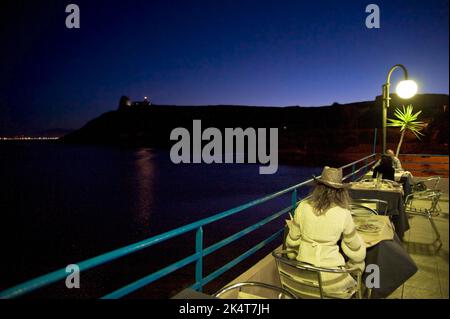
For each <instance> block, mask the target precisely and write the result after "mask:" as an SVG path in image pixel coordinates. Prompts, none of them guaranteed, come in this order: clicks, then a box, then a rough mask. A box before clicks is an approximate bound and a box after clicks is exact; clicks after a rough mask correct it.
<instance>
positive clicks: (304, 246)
mask: <svg viewBox="0 0 450 319" xmlns="http://www.w3.org/2000/svg"><path fill="white" fill-rule="evenodd" d="M290 224H291V225H290V227H289V234H288V236H287V238H286V246H287V248H288V249H293V250H295V251H297V252H298V253H297V254H296V255H295V254H291V255H290V256H289V258H291V259H294V258H295V259H297V260H298V261H301V262H305V263H309V264H312V265H314V266H317V267H324V268H336V267H340V266H345V265H346V266H347V267H349V268H354V267H358V268H360V269H361V270H362V271H363V270H364V259H365V257H366V246H365V243H364V241H363V240H362V239H361V237H360V236H359V235H358V234H357V232H356V229H355V224H354V223H353V219H352V215H351V213H350V211H349V210H347V209H343V208H341V207H338V206H334V207H331V208H330V209H328V211H327V212H326V213H324V214H322V215H319V216H318V215H316V214H315V213H314V212H313V208H312V206H311V205H310V204H309V203H308V202H307V201H303V202H301V203H300V204H299V205H298V207H297V209H296V210H295V217H294V220H293V222H292V223H290ZM339 240H342V241H341V248H342V251H343V253H344V254H345V255H346V257H347V258H348V262H347V263H346V261H345V259H344V256H343V255H342V254H341V252H340V251H339V246H338V244H337V243H338V241H339ZM322 277H323V278H324V279H325V280H324V290H325V291H326V292H327V293H329V294H331V295H333V296H335V297H343V298H345V297H349V296H346V294H347V293H348V292H350V291H351V288H354V286H355V281H354V280H353V278H352V277H351V276H350V275H344V276H343V275H336V274H330V273H322ZM337 279H338V280H337ZM327 280H328V283H329V284H328V285H327Z"/></svg>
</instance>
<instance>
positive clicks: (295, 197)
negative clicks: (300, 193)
mask: <svg viewBox="0 0 450 319" xmlns="http://www.w3.org/2000/svg"><path fill="white" fill-rule="evenodd" d="M291 203H292V216H294V213H295V208H297V188H296V189H294V191H293V192H292V198H291Z"/></svg>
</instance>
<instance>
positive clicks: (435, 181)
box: [413, 176, 441, 192]
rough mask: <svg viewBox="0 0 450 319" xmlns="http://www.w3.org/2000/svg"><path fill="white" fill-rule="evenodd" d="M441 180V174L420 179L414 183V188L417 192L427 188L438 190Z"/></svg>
mask: <svg viewBox="0 0 450 319" xmlns="http://www.w3.org/2000/svg"><path fill="white" fill-rule="evenodd" d="M440 181H441V177H440V176H433V177H429V178H426V179H423V180H420V181H418V182H417V183H415V184H414V185H413V190H414V191H416V192H420V191H425V190H437V189H438V186H439V182H440Z"/></svg>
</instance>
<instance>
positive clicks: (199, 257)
mask: <svg viewBox="0 0 450 319" xmlns="http://www.w3.org/2000/svg"><path fill="white" fill-rule="evenodd" d="M375 157H376V154H371V155H369V156H366V157H364V158H362V159H359V160H357V161H355V162H352V163H350V164H347V165H344V166H342V169H343V170H344V173H346V171H347V170H350V173H348V174H347V175H345V177H344V180H347V179H349V178H352V180H356V178H357V176H359V175H360V174H361V176H362V175H364V174H365V173H366V171H367V170H368V168H369V167H370V166H371V165H373V164H374V163H375V160H374V159H375ZM312 182H313V179H309V180H307V181H304V182H302V183H299V184H296V185H294V186H291V187H288V188H286V189H283V190H281V191H278V192H276V193H273V194H270V195H268V196H265V197H262V198H259V199H256V200H253V201H251V202H248V203H246V204H243V205H240V206H238V207H235V208H232V209H229V210H226V211H224V212H221V213H219V214H216V215H213V216H211V217H208V218H205V219H202V220H199V221H196V222H194V223H191V224H188V225H185V226H182V227H179V228H176V229H174V230H171V231H168V232H165V233H163V234H160V235H156V236H154V237H151V238H148V239H145V240H143V241H139V242H137V243H134V244H131V245H128V246H125V247H122V248H119V249H116V250H113V251H110V252H108V253H105V254H102V255H99V256H96V257H94V258H91V259H87V260H84V261H82V262H79V263H76V265H78V267H79V270H80V272H83V271H86V270H88V269H91V268H94V267H97V266H100V265H102V264H106V263H109V262H111V261H113V260H116V259H119V258H122V257H124V256H127V255H130V254H132V253H136V252H138V251H141V250H143V249H146V248H149V247H151V246H154V245H156V244H160V243H162V242H164V241H166V240H169V239H171V238H174V237H177V236H180V235H183V234H186V233H188V232H191V231H195V253H194V254H192V255H190V256H188V257H186V258H183V259H181V260H179V261H177V262H175V263H173V264H171V265H169V266H166V267H164V268H162V269H160V270H158V271H156V272H153V273H151V274H149V275H147V276H145V277H143V278H141V279H139V280H137V281H134V282H132V283H130V284H128V285H126V286H124V287H122V288H120V289H117V290H115V291H113V292H111V293H109V294H107V295H105V296H103V297H102V298H104V299H116V298H121V297H124V296H126V295H128V294H130V293H132V292H134V291H136V290H138V289H140V288H142V287H144V286H147V285H149V284H150V283H152V282H154V281H156V280H158V279H161V278H163V277H165V276H167V275H169V274H171V273H173V272H174V271H176V270H178V269H180V268H183V267H185V266H187V265H189V264H192V263H195V284H194V285H193V286H192V288H193V289H196V290H199V291H201V290H202V289H203V287H204V285H206V284H208V283H209V282H211V281H213V280H214V279H216V278H218V277H219V276H221V275H222V274H223V273H224V272H226V271H228V270H229V269H231V268H232V267H234V266H235V265H237V264H238V263H240V262H241V261H243V260H244V259H246V258H248V257H249V256H251V255H253V254H254V253H256V252H257V251H259V250H260V249H261V248H263V247H264V246H266V245H268V244H269V243H271V242H272V241H274V240H275V239H277V238H278V239H281V235H282V233H283V231H284V229H280V230H278V231H276V232H275V233H274V234H272V235H270V236H269V237H267V238H266V239H265V240H263V241H261V242H260V243H258V244H257V245H255V246H253V247H252V248H250V249H249V250H247V251H246V252H245V253H243V254H241V255H240V256H238V257H236V258H235V259H233V260H232V261H230V262H228V263H227V264H225V265H223V266H222V267H220V268H219V269H217V270H215V271H214V272H212V273H210V274H208V275H206V276H204V274H203V258H204V257H206V256H208V255H210V254H212V253H213V252H215V251H217V250H218V249H220V248H222V247H224V246H227V245H229V244H231V243H233V242H235V241H236V240H238V239H240V238H242V237H243V236H245V235H247V234H249V233H251V232H253V231H254V230H256V229H258V228H260V227H262V226H264V225H266V224H267V223H269V222H271V221H273V220H275V219H277V218H279V217H281V216H283V215H285V214H287V213H288V212H291V211H292V212H293V211H294V210H295V208H296V206H297V204H298V202H299V198H298V192H297V191H298V189H299V188H302V187H304V186H306V185H309V184H310V183H312ZM288 193H291V203H290V205H289V206H288V207H286V208H284V209H282V210H280V211H278V212H276V213H274V214H272V215H270V216H268V217H266V218H264V219H262V220H260V221H259V222H257V223H255V224H253V225H251V226H249V227H247V228H245V229H243V230H241V231H239V232H237V233H235V234H234V235H231V236H229V237H227V238H225V239H223V240H221V241H219V242H217V243H215V244H213V245H211V246H209V247H206V248H205V247H204V244H203V227H204V226H205V225H208V224H211V223H213V222H216V221H219V220H221V219H224V218H226V217H229V216H232V215H235V214H237V213H240V212H242V211H244V210H246V209H249V208H251V207H255V206H257V205H261V204H263V203H265V202H268V201H270V200H272V199H275V198H278V197H280V196H282V195H285V194H288ZM67 276H68V273H67V272H66V268H62V269H59V270H56V271H54V272H51V273H48V274H46V275H43V276H40V277H37V278H35V279H32V280H29V281H26V282H24V283H22V284H19V285H17V286H14V287H12V288H9V289H6V290H4V291H1V292H0V298H2V299H5V298H16V297H20V296H23V295H25V294H28V293H31V292H33V291H36V290H38V289H41V288H44V287H46V286H49V285H51V284H53V283H55V282H58V281H61V280H64V279H65V278H66V277H67Z"/></svg>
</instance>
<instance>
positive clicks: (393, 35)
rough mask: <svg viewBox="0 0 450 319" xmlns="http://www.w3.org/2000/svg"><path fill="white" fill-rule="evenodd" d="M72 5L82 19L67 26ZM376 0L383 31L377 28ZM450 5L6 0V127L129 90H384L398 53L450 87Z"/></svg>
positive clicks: (86, 113)
mask: <svg viewBox="0 0 450 319" xmlns="http://www.w3.org/2000/svg"><path fill="white" fill-rule="evenodd" d="M70 3H76V4H78V5H79V6H80V9H81V29H70V30H69V29H67V28H66V27H65V19H66V16H67V13H65V7H66V5H68V4H70ZM370 3H376V4H378V5H379V6H380V8H381V29H367V28H366V27H365V19H366V16H367V15H368V14H367V13H366V12H365V8H366V6H367V5H368V4H370ZM448 15H449V8H448V0H427V1H411V0H404V1H399V0H389V1H381V0H373V1H357V0H347V1H335V0H333V1H325V0H316V1H302V0H296V1H278V0H277V1H262V0H257V1H247V0H245V1H226V0H221V1H212V0H208V1H167V0H163V1H148V0H145V1H137V0H136V1H135V0H127V1H111V0H108V1H97V0H90V1H80V0H71V1H62V0H59V1H18V0H15V1H9V0H8V1H5V0H3V1H1V2H0V40H1V42H0V43H1V46H0V75H1V76H0V134H20V133H35V132H39V131H42V130H46V129H52V128H78V127H80V126H81V125H83V124H84V123H85V122H86V121H87V120H90V119H91V118H93V117H96V116H98V115H99V114H101V113H103V112H105V111H108V110H112V109H116V107H117V104H118V100H119V98H120V96H121V95H128V96H129V97H130V98H131V99H132V100H142V99H143V97H144V96H149V97H150V98H151V100H152V102H153V103H156V104H177V105H212V104H238V105H268V106H269V105H270V106H287V105H302V106H319V105H329V104H331V103H333V102H339V103H346V102H356V101H364V100H373V99H374V97H375V96H377V95H379V94H380V92H381V85H382V84H383V83H384V81H385V78H386V75H387V72H388V70H389V68H390V67H391V66H392V65H394V64H396V63H403V64H405V65H406V66H407V68H408V69H409V71H410V76H411V78H413V79H415V80H416V81H417V82H418V84H419V93H445V94H448V92H449V79H448V78H449V73H448V70H449V65H448V61H449V46H448V36H449V34H448V33H449V27H448V26H449V20H448ZM400 75H401V72H398V73H396V76H394V77H393V82H395V81H396V80H398V79H399V76H400Z"/></svg>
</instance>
